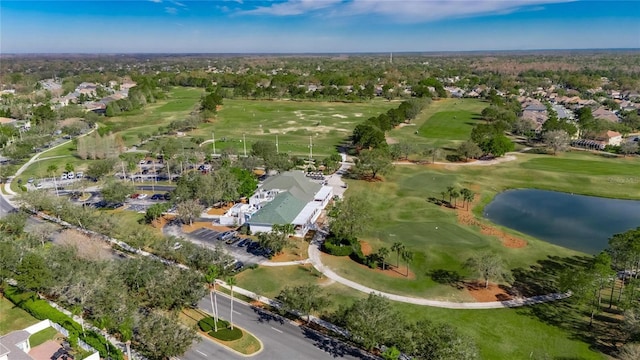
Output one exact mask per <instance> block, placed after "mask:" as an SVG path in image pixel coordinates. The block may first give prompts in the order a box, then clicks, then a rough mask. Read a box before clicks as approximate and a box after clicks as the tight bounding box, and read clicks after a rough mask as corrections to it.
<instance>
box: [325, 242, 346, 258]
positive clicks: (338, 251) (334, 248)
mask: <svg viewBox="0 0 640 360" xmlns="http://www.w3.org/2000/svg"><path fill="white" fill-rule="evenodd" d="M322 250H323V251H324V252H326V253H327V254H331V255H334V256H349V255H351V253H353V247H351V245H344V244H341V243H339V244H334V243H331V242H328V241H325V242H324V243H322Z"/></svg>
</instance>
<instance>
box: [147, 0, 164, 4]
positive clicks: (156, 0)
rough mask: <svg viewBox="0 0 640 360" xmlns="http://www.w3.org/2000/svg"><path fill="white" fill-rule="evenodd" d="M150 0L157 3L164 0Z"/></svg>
mask: <svg viewBox="0 0 640 360" xmlns="http://www.w3.org/2000/svg"><path fill="white" fill-rule="evenodd" d="M149 1H151V2H152V3H156V4H159V3H161V2H162V0H149Z"/></svg>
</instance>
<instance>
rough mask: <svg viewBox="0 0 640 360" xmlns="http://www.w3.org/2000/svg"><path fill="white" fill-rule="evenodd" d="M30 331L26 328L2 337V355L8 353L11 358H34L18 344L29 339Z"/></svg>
mask: <svg viewBox="0 0 640 360" xmlns="http://www.w3.org/2000/svg"><path fill="white" fill-rule="evenodd" d="M29 336H31V334H29V333H28V332H26V331H24V330H18V331H14V332H12V333H9V334H7V335H5V336H2V337H0V355H8V356H7V358H8V359H9V360H33V358H32V357H31V356H29V354H27V353H26V352H24V351H22V350H20V348H18V347H17V346H16V345H17V344H20V343H21V342H24V341H27V340H28V339H29Z"/></svg>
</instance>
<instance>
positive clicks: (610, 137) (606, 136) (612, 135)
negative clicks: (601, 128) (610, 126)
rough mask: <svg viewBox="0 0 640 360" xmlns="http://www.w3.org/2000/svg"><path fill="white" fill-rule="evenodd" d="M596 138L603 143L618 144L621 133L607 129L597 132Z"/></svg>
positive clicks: (620, 140) (620, 139)
mask: <svg viewBox="0 0 640 360" xmlns="http://www.w3.org/2000/svg"><path fill="white" fill-rule="evenodd" d="M596 140H598V141H602V142H604V143H605V145H611V146H620V144H621V143H622V134H620V133H619V132H617V131H611V130H608V131H606V132H604V133H602V134H599V135H598V137H597V139H596Z"/></svg>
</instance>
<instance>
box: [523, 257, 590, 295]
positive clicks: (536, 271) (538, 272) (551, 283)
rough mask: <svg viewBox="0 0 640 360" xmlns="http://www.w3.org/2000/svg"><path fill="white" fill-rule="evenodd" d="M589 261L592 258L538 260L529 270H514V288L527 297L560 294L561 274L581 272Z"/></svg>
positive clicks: (548, 258)
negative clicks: (559, 281) (559, 282)
mask: <svg viewBox="0 0 640 360" xmlns="http://www.w3.org/2000/svg"><path fill="white" fill-rule="evenodd" d="M589 260H590V258H589V257H587V256H573V257H564V258H563V257H559V256H549V257H547V258H546V259H543V260H538V262H537V263H536V264H535V265H531V266H530V267H529V268H528V269H523V268H517V269H513V270H512V274H513V278H514V282H513V288H515V289H517V291H518V292H519V293H520V294H522V295H523V296H527V297H529V296H536V295H543V294H549V293H554V292H559V291H560V290H559V289H558V280H559V276H560V274H561V273H563V272H565V271H580V269H583V268H584V267H585V266H586V265H587V264H588V262H589Z"/></svg>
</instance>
